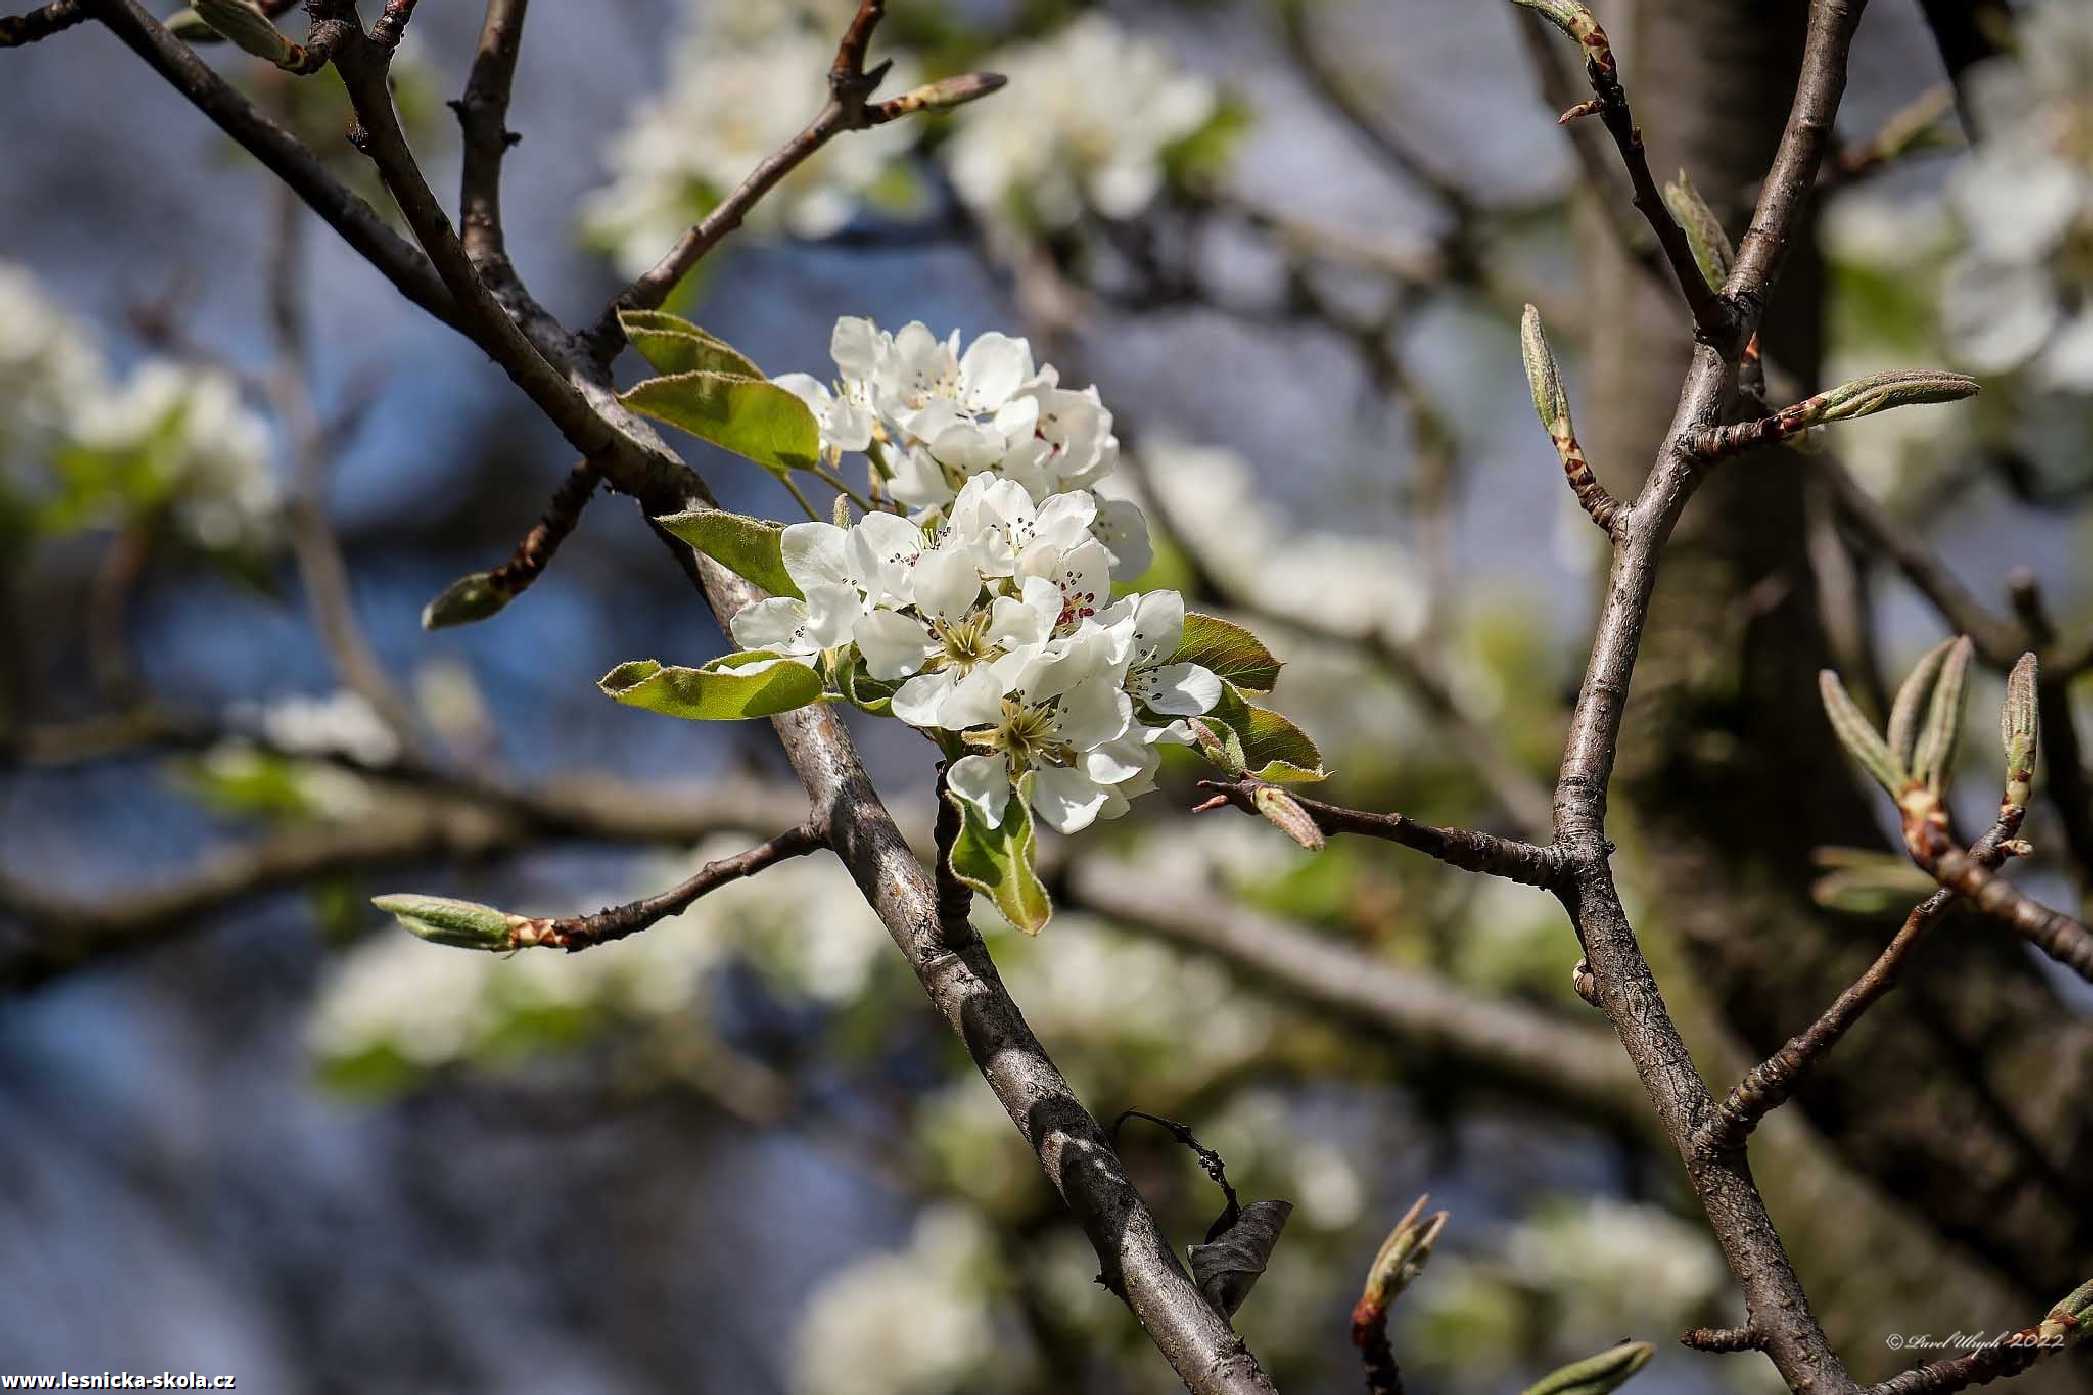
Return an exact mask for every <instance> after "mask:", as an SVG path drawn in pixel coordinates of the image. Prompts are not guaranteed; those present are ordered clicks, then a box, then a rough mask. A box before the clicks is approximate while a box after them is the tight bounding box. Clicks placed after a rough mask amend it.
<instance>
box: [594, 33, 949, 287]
mask: <svg viewBox="0 0 2093 1395" xmlns="http://www.w3.org/2000/svg"><path fill="white" fill-rule="evenodd" d="M764 8H765V7H764V6H763V5H757V4H748V3H744V4H737V5H733V6H730V7H728V12H727V13H725V14H724V15H722V17H721V19H720V21H719V22H717V23H700V24H697V25H694V26H692V27H691V28H690V29H689V30H688V31H687V32H686V33H685V35H684V36H683V38H682V40H681V41H680V42H678V43H677V44H676V46H675V48H674V50H673V52H672V53H671V56H670V60H669V72H668V78H667V82H666V85H665V88H664V90H663V91H662V92H661V93H660V94H659V95H658V96H656V97H654V98H653V99H651V100H650V101H648V102H646V103H644V104H643V105H641V106H640V107H639V109H638V110H637V111H635V112H634V114H633V116H632V118H631V121H630V123H629V124H628V125H627V126H626V128H625V129H624V130H623V131H622V132H620V133H619V135H618V136H617V137H616V139H615V141H614V142H613V144H612V147H611V150H610V157H609V158H610V167H611V173H612V179H611V183H610V184H609V185H608V186H607V187H605V188H603V189H600V190H598V191H597V192H596V193H595V194H594V195H592V196H591V197H590V198H589V200H588V203H587V206H586V208H585V210H584V213H583V222H584V226H585V227H586V229H587V230H588V232H589V233H590V235H591V236H592V237H594V238H595V239H597V240H599V241H601V242H603V243H604V244H606V245H607V246H608V247H609V248H610V249H611V251H612V255H613V257H614V258H615V260H616V261H617V263H618V265H619V266H620V267H621V268H622V269H623V270H625V271H626V272H627V273H637V272H639V271H642V270H644V269H645V268H647V267H648V266H651V265H652V264H653V263H654V261H655V260H656V259H657V258H659V257H660V256H661V255H662V254H663V253H665V252H667V251H668V249H669V248H670V247H671V246H673V245H674V244H675V242H676V239H677V238H678V237H679V236H680V235H681V234H682V232H683V230H684V229H685V228H686V227H688V226H689V225H690V224H691V223H693V222H695V221H696V220H697V219H698V218H699V217H701V216H703V214H704V213H705V212H706V211H707V210H709V209H710V208H711V207H712V206H713V205H715V204H717V203H718V202H719V201H720V200H721V199H723V198H725V197H726V196H727V195H728V194H729V193H731V192H732V191H733V190H734V189H735V187H736V186H738V185H739V184H740V183H741V182H742V181H743V180H744V179H746V178H747V177H748V175H749V174H750V172H751V171H753V170H754V169H755V168H756V166H757V165H759V164H760V163H762V161H763V160H764V159H765V158H767V157H768V156H769V155H771V154H772V153H773V152H774V151H776V150H777V149H779V148H780V147H782V146H783V145H784V144H785V143H786V142H788V141H789V140H791V139H792V137H793V136H795V135H796V134H798V132H799V131H800V129H801V128H802V127H803V126H805V124H806V123H807V121H808V119H809V118H811V117H812V116H813V115H814V113H815V112H817V111H819V110H820V109H821V107H822V104H823V103H825V102H826V101H827V100H828V97H829V92H828V70H829V65H830V63H831V62H833V61H834V59H835V46H836V34H837V33H839V32H841V30H840V26H841V23H842V22H843V20H844V19H847V18H848V16H847V14H845V15H844V16H841V17H838V16H836V15H834V14H828V15H822V14H820V13H817V12H815V11H814V8H813V7H794V6H790V5H785V4H780V5H777V6H775V10H776V11H777V13H776V14H775V15H773V16H770V17H767V18H766V17H764V16H763V15H762V11H763V9H764ZM708 14H709V11H708ZM803 19H804V21H805V22H802V20H803ZM903 67H905V65H904V64H896V68H895V72H894V73H893V74H891V75H890V76H889V77H888V79H887V83H888V85H889V86H891V87H892V88H893V90H895V91H900V90H903V89H905V88H906V87H907V86H908V85H910V82H911V80H912V79H911V78H910V76H909V74H908V73H906V72H904V71H902V69H903ZM920 130H921V123H920V122H915V121H890V122H887V123H886V124H884V125H880V126H874V127H870V128H868V129H866V130H862V131H853V132H851V133H850V134H849V135H847V136H846V137H844V138H843V139H840V140H832V141H829V142H827V143H826V144H825V145H823V146H822V147H821V149H819V150H817V151H815V152H814V154H813V155H811V156H810V157H809V158H808V159H807V160H806V161H804V162H803V163H802V164H800V165H799V166H798V167H797V168H795V169H794V170H793V171H792V172H791V173H790V174H788V175H786V176H785V178H784V179H783V180H782V181H781V182H780V183H779V184H778V186H777V188H775V189H774V190H772V191H771V193H770V194H769V195H768V196H767V197H765V198H764V199H763V200H761V201H760V202H759V203H757V204H756V206H755V207H754V208H753V209H751V210H750V212H749V215H748V219H747V224H746V226H747V227H748V228H749V229H750V230H751V231H754V232H757V233H775V232H778V231H784V232H789V233H791V234H792V235H793V236H795V237H825V236H827V235H828V234H830V233H833V232H835V231H837V230H838V229H839V228H841V227H842V226H843V225H844V224H845V223H847V222H848V221H849V220H850V218H851V216H852V215H853V214H854V213H855V212H856V211H857V208H858V206H859V204H861V203H862V202H863V201H864V200H865V199H866V197H867V196H868V195H869V194H870V193H872V192H873V190H874V186H876V185H877V184H879V183H880V181H881V180H882V179H883V178H884V177H886V176H887V175H888V173H889V171H891V170H893V169H894V168H896V164H895V162H896V161H897V160H898V158H899V157H900V156H902V155H903V154H905V153H906V152H907V150H908V149H909V147H910V146H911V145H913V144H914V143H915V140H916V138H917V135H918V134H919V133H920Z"/></svg>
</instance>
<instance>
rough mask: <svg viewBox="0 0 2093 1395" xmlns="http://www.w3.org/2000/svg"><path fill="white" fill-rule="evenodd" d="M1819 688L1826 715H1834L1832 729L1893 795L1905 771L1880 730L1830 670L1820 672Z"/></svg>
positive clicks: (1848, 752)
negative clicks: (1856, 704)
mask: <svg viewBox="0 0 2093 1395" xmlns="http://www.w3.org/2000/svg"><path fill="white" fill-rule="evenodd" d="M1817 690H1818V691H1819V692H1820V693H1822V694H1823V697H1824V714H1825V715H1826V716H1827V717H1829V718H1831V729H1832V732H1833V733H1834V734H1835V735H1837V737H1838V738H1839V744H1840V745H1841V746H1844V747H1845V748H1846V753H1847V754H1848V755H1850V756H1852V757H1853V758H1854V759H1855V760H1857V761H1859V762H1860V765H1861V768H1862V769H1863V770H1865V771H1867V772H1868V773H1869V774H1870V775H1872V776H1874V777H1875V782H1876V783H1877V784H1879V785H1881V786H1882V787H1883V788H1884V789H1886V790H1888V791H1889V792H1890V793H1891V794H1892V795H1894V794H1896V793H1897V792H1898V789H1899V787H1900V786H1901V785H1902V784H1903V783H1904V773H1903V771H1901V770H1899V769H1898V768H1897V760H1896V757H1894V756H1892V755H1891V754H1890V748H1889V746H1888V744H1887V743H1885V742H1884V741H1883V739H1882V735H1881V733H1880V732H1878V731H1876V730H1875V728H1874V727H1873V726H1872V725H1871V724H1870V723H1869V722H1868V719H1867V718H1866V717H1863V716H1861V715H1860V709H1859V708H1858V707H1855V706H1854V705H1853V699H1852V698H1850V697H1848V696H1847V695H1846V685H1845V684H1844V683H1841V682H1840V681H1839V676H1838V675H1837V674H1836V673H1833V672H1832V671H1831V670H1830V669H1825V670H1824V671H1822V672H1821V673H1819V674H1818V675H1817Z"/></svg>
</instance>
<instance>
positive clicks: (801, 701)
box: [596, 650, 821, 722]
mask: <svg viewBox="0 0 2093 1395" xmlns="http://www.w3.org/2000/svg"><path fill="white" fill-rule="evenodd" d="M775 658H777V656H776V655H775V654H769V653H765V652H763V651H762V650H751V651H749V652H747V653H743V654H730V655H728V656H727V657H726V658H724V659H721V660H720V661H719V662H718V663H716V664H712V665H708V666H707V667H705V668H663V667H662V666H661V665H660V664H658V663H656V662H655V661H654V660H652V659H641V660H639V661H638V662H636V663H630V664H619V665H618V666H617V667H616V668H614V669H612V670H611V671H610V672H609V673H606V674H604V675H603V677H602V678H601V679H599V680H598V681H597V684H596V686H597V687H599V688H601V689H603V691H604V692H605V693H608V694H609V695H610V696H611V698H612V699H613V700H615V701H617V702H620V703H623V704H624V705H625V706H627V707H638V708H643V709H645V710H646V711H649V712H659V713H661V714H662V715H664V716H668V717H683V718H686V719H688V720H690V721H697V722H731V721H739V720H741V719H743V718H745V717H775V716H776V715H777V714H778V713H780V712H791V711H793V710H795V709H797V708H801V707H805V706H806V705H807V704H808V703H810V702H818V701H819V700H820V699H821V675H820V674H818V673H816V672H814V670H813V669H811V668H809V667H807V666H806V665H805V664H803V663H799V662H798V661H796V660H791V659H783V660H779V661H778V662H777V663H775V664H772V665H771V666H770V667H768V668H765V669H763V670H761V671H760V672H757V673H748V672H737V670H740V669H743V668H744V667H745V666H746V665H748V664H751V663H755V662H759V661H761V660H764V659H775Z"/></svg>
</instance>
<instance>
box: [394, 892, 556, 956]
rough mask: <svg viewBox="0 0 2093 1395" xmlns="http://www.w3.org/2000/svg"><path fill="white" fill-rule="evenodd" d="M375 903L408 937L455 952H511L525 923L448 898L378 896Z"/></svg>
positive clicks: (485, 907)
mask: <svg viewBox="0 0 2093 1395" xmlns="http://www.w3.org/2000/svg"><path fill="white" fill-rule="evenodd" d="M371 904H372V905H373V906H376V907H377V908H378V909H379V910H381V911H383V912H385V913H386V914H387V915H389V916H391V917H392V918H393V919H394V920H397V921H398V922H400V928H401V929H403V930H405V931H406V932H407V933H408V934H410V935H413V936H415V937H416V938H418V939H423V940H427V941H428V942H429V943H430V944H437V945H449V946H451V947H452V948H454V949H484V950H493V951H499V950H505V949H509V948H511V947H512V946H511V945H510V943H509V939H510V931H511V930H512V929H513V928H514V927H515V925H516V924H517V923H518V922H520V921H521V920H522V917H520V916H512V915H510V914H509V913H508V912H507V911H500V910H496V909H495V908H494V907H492V906H483V905H481V904H480V903H479V902H477V901H454V900H452V899H451V898H450V897H448V896H411V895H400V896H378V897H374V898H372V900H371Z"/></svg>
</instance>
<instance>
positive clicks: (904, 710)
mask: <svg viewBox="0 0 2093 1395" xmlns="http://www.w3.org/2000/svg"><path fill="white" fill-rule="evenodd" d="M955 686H956V682H955V680H954V679H953V676H952V671H951V670H950V669H940V670H939V671H938V672H936V673H919V674H917V675H916V676H915V677H914V678H911V679H909V680H908V682H906V683H903V684H902V685H901V686H900V687H898V688H896V689H895V690H894V705H893V712H894V715H895V716H897V717H899V718H900V719H901V720H902V721H904V722H907V723H908V724H909V725H910V726H912V727H938V726H943V725H944V723H945V716H944V709H945V701H946V699H947V698H949V697H951V695H952V689H953V688H954V687H955Z"/></svg>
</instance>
